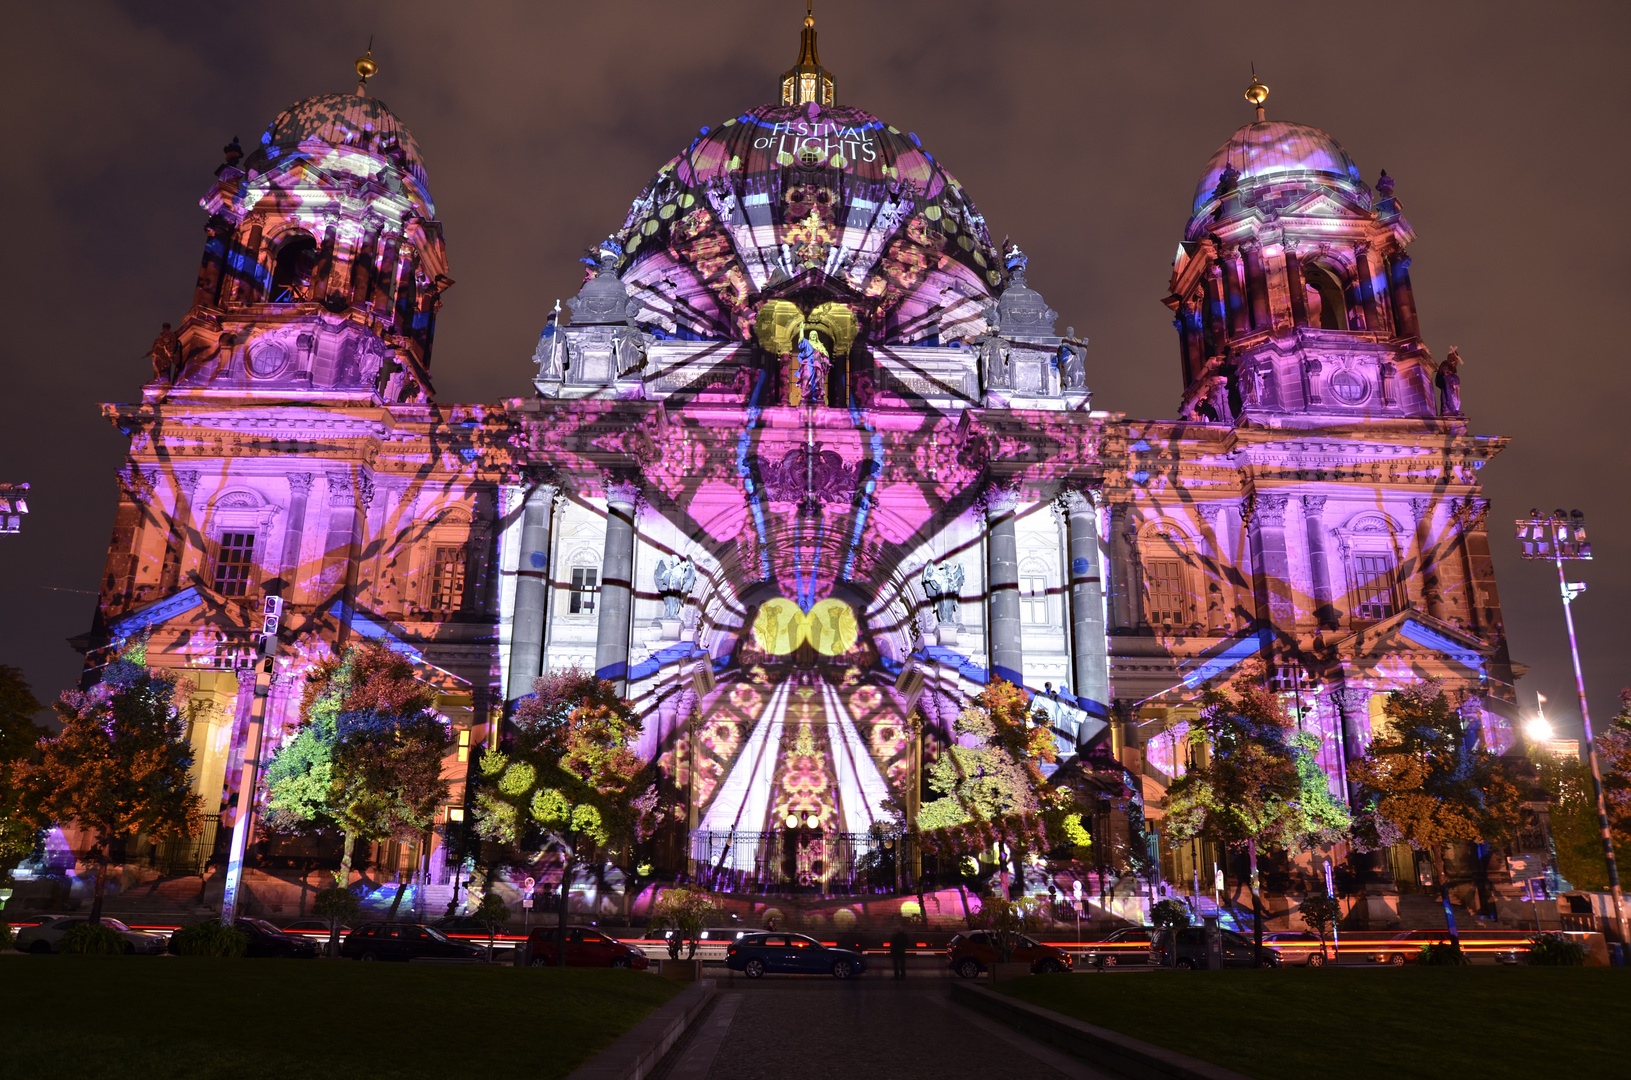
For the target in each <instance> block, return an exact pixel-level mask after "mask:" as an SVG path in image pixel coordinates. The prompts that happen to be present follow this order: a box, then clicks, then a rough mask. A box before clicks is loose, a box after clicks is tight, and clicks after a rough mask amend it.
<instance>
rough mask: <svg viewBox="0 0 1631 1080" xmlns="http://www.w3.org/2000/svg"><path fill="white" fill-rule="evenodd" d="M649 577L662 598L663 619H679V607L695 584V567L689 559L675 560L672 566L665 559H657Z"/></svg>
mask: <svg viewBox="0 0 1631 1080" xmlns="http://www.w3.org/2000/svg"><path fill="white" fill-rule="evenodd" d="M651 577H652V580H653V581H655V582H656V584H657V592H658V594H659V595H660V596H662V598H663V618H665V619H677V618H679V617H680V607H681V606H682V605H683V604H684V603H685V598H686V597H687V596H689V595H690V593H691V586H692V585H694V584H696V580H697V568H696V565H695V564H694V563H692V562H691V560H690V559H676V560H675V561H674V562H673V563H672V564H670V563H669V561H668V560H667V559H658V560H657V569H656V570H654V571H652V574H651Z"/></svg>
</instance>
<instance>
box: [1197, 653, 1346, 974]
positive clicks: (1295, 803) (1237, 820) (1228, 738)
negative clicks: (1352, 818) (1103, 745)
mask: <svg viewBox="0 0 1631 1080" xmlns="http://www.w3.org/2000/svg"><path fill="white" fill-rule="evenodd" d="M1190 738H1191V740H1193V741H1194V742H1195V743H1196V744H1197V747H1196V749H1197V763H1196V764H1195V765H1194V766H1193V767H1192V768H1190V769H1189V770H1188V771H1187V772H1186V773H1185V774H1184V775H1183V776H1181V777H1179V778H1178V779H1177V780H1175V781H1173V783H1172V785H1171V786H1170V787H1169V788H1168V789H1167V795H1166V812H1167V819H1166V820H1167V826H1168V829H1169V835H1170V836H1171V837H1172V839H1173V841H1174V842H1178V843H1182V842H1184V841H1188V840H1191V839H1194V838H1197V837H1200V838H1204V839H1207V840H1210V841H1212V842H1213V843H1216V844H1219V845H1220V846H1224V847H1235V846H1239V845H1242V844H1243V845H1245V846H1246V849H1247V852H1248V855H1249V856H1250V859H1251V863H1252V881H1251V894H1252V915H1253V922H1254V923H1255V925H1256V933H1255V937H1256V941H1257V945H1258V946H1259V947H1261V945H1262V943H1263V939H1262V935H1263V910H1262V897H1261V894H1260V893H1259V891H1258V883H1257V849H1258V848H1265V849H1269V850H1277V851H1285V852H1288V853H1289V852H1297V851H1305V850H1312V849H1314V848H1317V847H1322V846H1324V845H1327V844H1332V843H1335V842H1337V841H1339V840H1342V839H1343V838H1345V837H1346V835H1347V832H1348V827H1349V824H1350V822H1349V817H1348V812H1347V811H1346V810H1345V809H1344V808H1343V806H1342V804H1341V803H1339V802H1337V800H1335V799H1334V798H1332V797H1331V793H1330V784H1329V781H1328V780H1327V778H1326V776H1325V771H1324V770H1323V769H1321V768H1320V766H1319V762H1318V761H1317V760H1316V759H1315V757H1314V754H1315V751H1316V750H1317V749H1318V746H1319V742H1318V740H1317V739H1314V738H1313V737H1312V736H1308V735H1299V734H1297V733H1296V730H1295V726H1294V725H1293V723H1292V721H1291V719H1290V718H1289V717H1287V716H1286V712H1285V709H1284V707H1283V706H1282V705H1281V703H1280V699H1279V697H1278V696H1276V695H1275V694H1274V693H1273V692H1271V691H1270V690H1268V689H1266V688H1265V687H1263V686H1262V685H1260V684H1258V683H1257V682H1256V674H1255V673H1254V672H1247V673H1246V674H1244V675H1243V676H1242V677H1241V678H1240V679H1239V680H1237V681H1236V683H1235V685H1234V687H1233V692H1232V693H1231V692H1226V691H1222V690H1217V689H1209V690H1207V691H1206V693H1205V694H1203V695H1202V697H1201V716H1200V723H1199V724H1197V725H1195V726H1194V728H1192V730H1191V731H1190ZM1254 955H1255V954H1254Z"/></svg>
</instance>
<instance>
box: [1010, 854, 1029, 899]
mask: <svg viewBox="0 0 1631 1080" xmlns="http://www.w3.org/2000/svg"><path fill="white" fill-rule="evenodd" d="M1008 850H1009V851H1010V852H1012V854H1013V862H1014V883H1013V884H1012V885H1010V886H1009V887H1008V898H1009V899H1010V900H1020V899H1023V898H1024V896H1025V849H1024V847H1022V846H1021V845H1019V844H1011V845H1009V848H1008Z"/></svg>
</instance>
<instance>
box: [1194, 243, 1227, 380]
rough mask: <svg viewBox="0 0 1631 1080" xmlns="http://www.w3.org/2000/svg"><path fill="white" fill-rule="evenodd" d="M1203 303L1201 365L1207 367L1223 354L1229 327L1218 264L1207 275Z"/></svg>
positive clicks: (1213, 265) (1221, 268) (1214, 264)
mask: <svg viewBox="0 0 1631 1080" xmlns="http://www.w3.org/2000/svg"><path fill="white" fill-rule="evenodd" d="M1202 303H1203V305H1204V307H1205V310H1204V311H1203V312H1202V313H1201V352H1202V353H1203V354H1204V355H1203V356H1202V357H1201V364H1202V366H1205V364H1206V361H1207V360H1209V359H1211V358H1212V357H1214V356H1216V355H1218V354H1219V353H1221V352H1223V339H1224V328H1225V326H1226V325H1227V320H1226V318H1225V317H1224V312H1223V306H1224V299H1223V267H1222V266H1220V265H1218V264H1217V263H1213V264H1212V270H1211V272H1210V273H1209V274H1207V275H1206V296H1205V299H1204V300H1203V301H1202ZM1198 373H1199V372H1198V371H1197V374H1198Z"/></svg>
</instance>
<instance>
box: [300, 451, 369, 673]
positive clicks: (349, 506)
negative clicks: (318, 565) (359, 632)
mask: <svg viewBox="0 0 1631 1080" xmlns="http://www.w3.org/2000/svg"><path fill="white" fill-rule="evenodd" d="M373 501H374V482H373V480H372V478H370V477H369V476H368V474H367V473H366V472H364V471H362V470H360V469H359V470H358V471H357V472H356V473H355V474H353V473H352V472H351V471H350V470H347V471H345V472H332V473H329V474H328V502H329V510H328V535H327V537H326V538H325V539H324V542H323V563H322V566H323V569H322V571H321V573H320V574H319V576H318V588H317V595H316V596H315V597H314V598H313V599H314V600H315V601H316V602H317V603H323V602H325V601H327V599H328V598H329V597H331V596H333V597H337V598H338V599H340V600H341V601H343V602H344V604H345V606H346V611H345V612H344V614H343V617H342V618H341V619H340V640H339V643H338V644H339V645H341V646H343V645H344V644H345V643H346V641H347V639H348V638H349V637H350V632H351V615H352V610H353V609H354V608H355V606H356V603H357V561H358V558H359V555H360V551H359V548H360V546H361V543H362V539H363V536H362V534H363V531H364V529H363V525H362V522H361V521H360V520H359V519H361V518H362V517H363V516H364V515H366V514H367V513H368V504H369V503H371V502H373ZM337 614H339V613H338V612H337Z"/></svg>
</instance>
